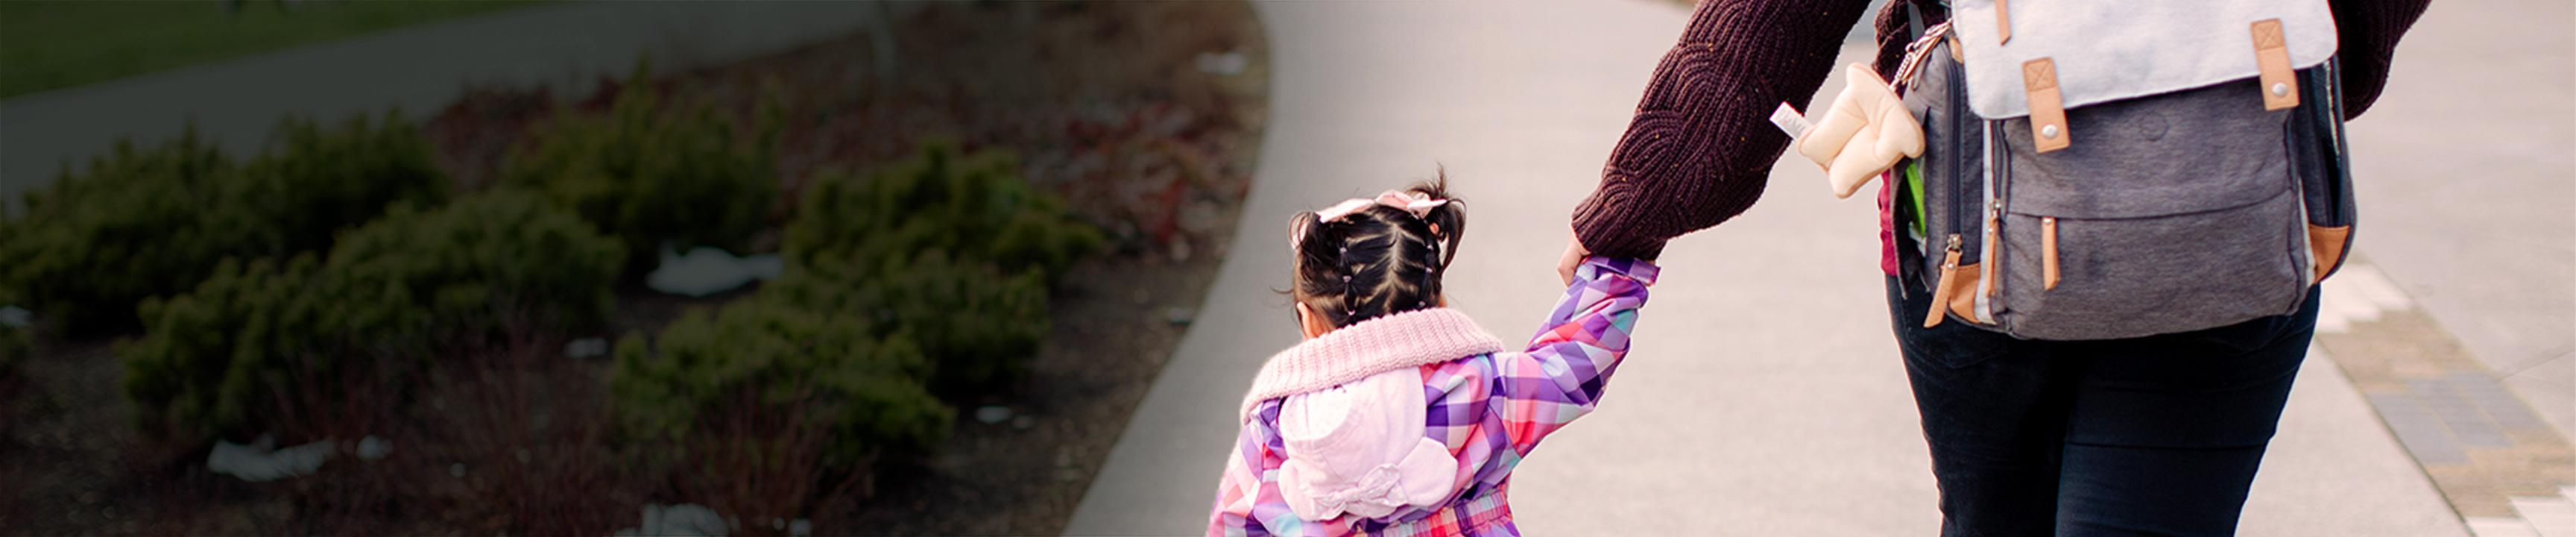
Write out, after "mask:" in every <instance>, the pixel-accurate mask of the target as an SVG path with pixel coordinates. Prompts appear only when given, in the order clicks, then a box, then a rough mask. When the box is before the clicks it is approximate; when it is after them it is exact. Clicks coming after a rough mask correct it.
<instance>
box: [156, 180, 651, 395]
mask: <svg viewBox="0 0 2576 537" xmlns="http://www.w3.org/2000/svg"><path fill="white" fill-rule="evenodd" d="M623 256H624V249H623V247H622V246H620V245H619V244H618V243H617V242H616V241H615V240H614V239H612V238H608V237H604V236H601V235H598V234H597V233H595V232H593V231H591V229H590V228H589V226H588V225H587V224H584V223H583V222H581V220H580V219H578V218H576V217H574V216H572V215H571V214H569V213H565V212H563V211H561V210H560V209H557V208H555V207H553V206H551V205H548V204H546V203H544V202H542V201H539V200H535V199H533V198H532V197H531V196H528V195H524V194H519V193H515V192H510V191H500V192H491V193H485V194H479V195H476V196H472V197H468V198H466V199H462V200H459V201H457V202H456V203H454V204H452V205H449V206H447V207H443V208H440V209H437V210H433V211H425V212H424V211H415V210H412V209H411V208H409V207H397V208H395V209H394V210H392V211H391V212H390V213H388V214H387V215H386V216H385V217H384V218H383V219H380V220H378V221H376V222H374V223H370V224H367V225H366V226H363V227H360V228H357V229H355V230H352V231H351V232H349V233H348V234H347V235H346V236H345V237H343V238H342V240H340V241H339V243H338V244H337V245H335V246H334V247H333V248H332V251H331V253H330V257H329V258H328V259H327V260H316V259H315V257H314V256H312V255H310V254H305V255H298V256H296V257H294V258H292V259H291V260H288V261H285V262H283V263H279V262H276V261H274V260H256V261H250V262H241V261H238V260H232V259H227V260H225V261H223V262H221V263H219V264H218V265H217V267H216V268H215V270H214V273H213V275H212V276H211V277H209V278H207V279H206V280H205V282H203V283H201V284H199V285H198V286H197V287H196V289H195V290H194V291H191V292H189V293H186V294H181V295H178V296H176V297H172V298H169V299H167V300H164V299H159V298H154V299H147V300H145V301H144V303H143V306H142V307H141V310H142V313H143V317H144V335H143V337H141V338H140V339H138V340H134V341H129V342H125V343H121V344H120V345H118V347H117V349H116V354H117V356H118V357H119V359H120V360H122V361H123V363H124V365H125V368H126V385H125V389H126V394H127V396H128V398H130V399H132V400H133V401H134V402H135V406H136V407H137V408H139V409H141V411H140V412H139V413H138V414H139V415H138V417H139V418H140V419H141V422H142V424H143V425H144V426H145V428H146V429H157V430H160V431H162V432H166V433H169V434H173V435H177V436H180V437H182V438H204V437H209V436H215V435H233V436H239V435H242V434H248V433H252V432H261V431H265V430H267V428H268V427H270V426H272V425H276V424H275V423H273V422H272V420H275V419H282V418H281V417H292V416H302V415H306V414H308V413H311V412H317V411H327V409H326V408H325V407H327V406H328V405H331V404H335V403H339V402H342V401H344V399H343V396H345V395H347V394H346V390H350V389H376V388H380V387H389V388H399V387H400V386H402V385H403V381H402V379H403V378H404V377H405V376H407V375H410V374H412V373H415V372H418V371H421V370H422V368H423V367H425V366H428V365H431V364H430V363H429V360H428V359H429V358H434V357H436V356H439V355H440V354H441V353H452V352H472V351H477V350H485V349H489V348H494V347H498V346H499V345H501V344H505V343H506V341H505V340H507V339H509V338H512V337H515V336H520V335H526V334H532V333H536V332H539V331H548V330H564V329H571V328H585V327H591V326H595V325H597V324H598V323H600V322H601V321H603V320H604V318H605V316H606V315H607V313H608V311H609V309H610V307H611V301H612V300H613V295H611V293H610V289H611V284H612V282H613V281H614V278H615V277H616V275H617V263H618V261H619V260H620V259H623Z"/></svg>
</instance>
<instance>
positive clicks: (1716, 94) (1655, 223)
mask: <svg viewBox="0 0 2576 537" xmlns="http://www.w3.org/2000/svg"><path fill="white" fill-rule="evenodd" d="M1908 1H1912V2H1916V3H1917V7H1919V8H1920V9H1921V11H1922V13H1923V14H1924V15H1925V16H1926V17H1927V18H1929V19H1932V20H1927V21H1925V22H1924V24H1925V25H1926V26H1929V25H1932V24H1936V23H1938V22H1939V20H1940V19H1941V18H1942V16H1943V15H1942V14H1943V13H1944V10H1943V9H1942V8H1941V7H1940V4H1939V2H1938V1H1937V0H1899V1H1896V2H1891V3H1889V4H1888V6H1887V10H1886V11H1884V12H1881V14H1880V15H1879V17H1878V19H1877V21H1876V24H1875V25H1874V27H1875V28H1876V30H1877V35H1878V39H1877V42H1878V45H1879V53H1878V57H1877V64H1876V65H1877V67H1878V70H1879V74H1880V76H1888V75H1889V72H1890V71H1893V70H1894V69H1893V68H1892V66H1893V65H1894V64H1895V63H1896V60H1897V59H1898V58H1899V57H1900V56H1901V55H1902V54H1903V53H1904V47H1905V41H1906V33H1907V28H1906V24H1905V13H1906V11H1905V3H1906V2H1908ZM2429 1H2430V0H2331V2H2330V3H2331V4H2332V5H2333V11H2334V16H2335V24H2336V27H2337V34H2338V35H2337V38H2338V39H2339V40H2340V42H2341V43H2342V51H2341V55H2342V57H2343V65H2344V70H2343V84H2344V98H2345V105H2344V106H2345V117H2346V118H2351V117H2357V116H2360V115H2361V113H2362V111H2364V110H2368V109H2369V108H2370V104H2371V102H2372V101H2374V100H2377V99H2378V98H2379V91H2380V88H2381V87H2382V86H2384V85H2385V83H2386V82H2387V78H2388V63H2389V61H2390V60H2391V59H2392V57H2393V54H2394V53H2395V51H2396V48H2397V39H2398V37H2400V36H2402V35H2404V34H2405V33H2406V28H2407V27H2408V26H2411V25H2413V24H2414V23H2415V18H2416V17H2417V16H2420V15H2422V14H2423V13H2424V6H2425V4H2426V3H2427V2H2429ZM1868 5H1869V2H1868V1H1867V0H1700V2H1699V7H1698V9H1697V10H1695V11H1693V12H1692V13H1691V20H1690V27H1689V28H1688V29H1686V30H1684V31H1683V32H1682V37H1681V42H1680V43H1677V44H1675V45H1673V49H1672V51H1670V52H1666V53H1665V54H1664V60H1663V63H1662V64H1661V65H1658V66H1656V67H1655V77H1654V80H1653V81H1652V82H1650V83H1648V84H1647V86H1646V95H1645V97H1644V98H1642V99H1639V100H1638V101H1637V112H1636V115H1635V116H1634V118H1633V119H1630V120H1629V123H1628V132H1627V133H1625V134H1622V135H1621V136H1620V137H1619V145H1618V146H1617V147H1616V148H1613V149H1611V151H1610V162H1609V163H1608V164H1605V165H1603V166H1602V170H1601V185H1600V187H1598V188H1597V189H1595V190H1593V192H1592V196H1591V197H1589V198H1586V199H1584V200H1583V203H1582V204H1581V205H1578V206H1576V207H1575V208H1574V232H1575V235H1576V236H1577V237H1580V239H1581V240H1582V241H1583V246H1584V247H1585V248H1588V249H1591V250H1592V252H1593V253H1596V254H1601V255H1608V256H1621V257H1639V258H1648V259H1651V258H1654V257H1656V256H1657V255H1659V254H1661V253H1662V252H1663V249H1664V241H1667V240H1670V239H1672V238H1673V237H1677V236H1680V235H1682V234H1684V233H1689V232H1692V231H1697V230H1699V229H1702V228H1706V227H1709V226H1714V225H1717V224H1718V223H1719V222H1724V221H1726V219H1728V218H1733V217H1735V215H1736V214H1739V213H1742V212H1744V209H1746V208H1748V207H1751V206H1752V205H1753V201H1754V200H1756V199H1759V198H1761V197H1762V186H1763V183H1764V182H1765V180H1766V179H1767V178H1768V177H1769V176H1770V174H1771V163H1772V162H1773V161H1776V160H1779V158H1780V152H1781V151H1783V150H1786V149H1787V148H1788V146H1789V136H1788V135H1786V134H1782V133H1781V132H1780V131H1779V129H1777V128H1774V127H1772V126H1771V123H1770V121H1769V117H1770V113H1771V109H1772V108H1775V107H1778V106H1779V104H1780V103H1782V102H1788V101H1805V100H1806V98H1807V97H1808V96H1811V95H1814V94H1815V93H1816V88H1817V87H1818V86H1821V85H1823V83H1824V80H1825V75H1826V74H1827V73H1830V72H1832V70H1833V61H1834V55H1835V53H1836V52H1837V51H1838V48H1839V46H1840V40H1841V39H1842V37H1843V34H1844V32H1845V31H1846V30H1847V29H1849V28H1851V26H1852V24H1854V23H1857V22H1859V20H1860V16H1861V12H1862V11H1865V10H1867V9H1868Z"/></svg>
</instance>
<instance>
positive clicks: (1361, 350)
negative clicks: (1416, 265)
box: [1236, 308, 1506, 420]
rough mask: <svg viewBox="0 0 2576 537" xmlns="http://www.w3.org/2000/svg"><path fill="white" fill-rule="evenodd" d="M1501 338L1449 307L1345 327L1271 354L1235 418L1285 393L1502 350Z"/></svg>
mask: <svg viewBox="0 0 2576 537" xmlns="http://www.w3.org/2000/svg"><path fill="white" fill-rule="evenodd" d="M1505 348H1506V347H1504V346H1503V340H1501V339H1497V338H1495V337H1494V336H1493V334H1488V333H1485V330H1484V329H1483V328H1480V327H1477V326H1476V321H1474V320H1470V319H1468V318H1467V314H1465V313H1460V312H1459V311H1458V310H1453V309H1449V308H1432V309H1423V310H1413V311H1408V312H1404V313H1398V314H1394V315H1388V316H1385V317H1379V318H1376V319H1369V320H1366V321H1361V322H1360V323H1359V324H1354V325H1350V326H1345V327H1342V328H1341V329H1339V330H1334V331H1332V332H1328V333H1325V334H1324V335H1323V336H1322V337H1317V338H1315V339H1309V340H1306V342H1305V343H1299V344H1297V346H1295V347H1289V348H1288V350H1284V351H1279V353H1278V354H1274V355H1271V356H1270V361H1269V362H1267V363H1263V364H1262V365H1261V374H1260V375H1259V376H1256V377H1253V379H1252V390H1251V392H1249V393H1246V394H1244V396H1243V409H1242V410H1241V412H1240V413H1238V414H1236V419H1237V420H1250V419H1252V409H1253V407H1255V406H1259V405H1260V404H1261V402H1262V401H1268V400H1271V399H1275V398H1280V397H1287V396H1290V395H1296V394H1300V393H1306V392H1311V391H1316V390H1322V389H1325V388H1331V387H1334V386H1340V385H1343V384H1348V383H1351V382H1355V381H1358V380H1360V379H1363V378H1367V377H1368V376H1369V375H1375V374H1378V373H1384V372H1387V371H1394V370H1397V369H1403V368H1407V367H1420V366H1422V365H1425V364H1436V363H1440V362H1446V361H1450V360H1455V359H1459V358H1464V357H1468V356H1475V355H1479V354H1491V353H1496V352H1502V351H1503V350H1504V349H1505Z"/></svg>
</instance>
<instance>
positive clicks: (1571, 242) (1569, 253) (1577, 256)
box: [1556, 231, 1592, 285]
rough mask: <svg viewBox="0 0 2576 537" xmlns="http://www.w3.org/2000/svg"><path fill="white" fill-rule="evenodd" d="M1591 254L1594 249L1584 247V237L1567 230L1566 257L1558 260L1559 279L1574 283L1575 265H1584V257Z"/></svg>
mask: <svg viewBox="0 0 2576 537" xmlns="http://www.w3.org/2000/svg"><path fill="white" fill-rule="evenodd" d="M1591 255H1592V250H1588V249H1585V248H1584V247H1583V237H1580V236H1576V235H1574V233H1573V232H1571V231H1569V232H1566V234H1565V257H1561V258H1557V260H1556V277H1557V279H1559V280H1563V283H1564V284H1565V285H1574V267H1580V266H1583V258H1585V257H1590V256H1591Z"/></svg>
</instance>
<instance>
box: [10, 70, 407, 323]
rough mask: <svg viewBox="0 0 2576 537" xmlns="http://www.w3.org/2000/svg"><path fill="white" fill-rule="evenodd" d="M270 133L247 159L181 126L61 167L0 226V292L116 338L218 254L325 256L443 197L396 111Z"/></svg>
mask: <svg viewBox="0 0 2576 537" xmlns="http://www.w3.org/2000/svg"><path fill="white" fill-rule="evenodd" d="M273 136H274V139H273V143H272V144H271V145H270V147H269V148H268V151H267V152H265V153H264V154H262V155H261V156H259V157H257V158H255V159H252V160H251V161H250V162H248V163H244V164H235V163H233V162H231V161H230V160H229V159H227V158H225V157H224V156H223V154H222V153H221V152H220V151H219V150H218V148H216V147H215V146H214V145H213V144H211V143H209V142H207V141H206V140H204V139H203V138H201V137H199V136H198V135H197V133H196V131H195V129H194V128H191V129H189V130H188V131H187V132H186V133H184V134H182V135H181V136H180V137H179V138H177V139H175V140H172V141H170V142H168V143H164V144H162V145H160V146H157V147H150V148H137V147H136V146H134V145H133V144H130V143H125V142H119V143H118V144H117V147H116V148H115V149H114V150H112V151H111V152H110V153H109V154H107V155H102V156H99V157H97V158H94V159H92V160H91V162H90V164H89V166H88V168H87V169H86V171H84V172H82V173H79V174H74V173H72V172H71V171H70V170H65V171H64V172H63V174H62V175H61V176H60V177H59V178H57V179H56V180H55V182H54V183H53V184H51V185H48V186H46V187H45V188H42V189H39V190H35V191H31V192H29V193H27V194H26V195H25V196H24V200H25V202H26V203H25V209H24V211H23V212H22V214H20V215H19V216H17V217H15V218H10V219H6V220H8V221H7V222H6V223H5V225H0V227H5V228H6V229H7V230H8V233H0V259H8V260H10V262H9V263H6V264H0V291H13V292H14V293H15V294H16V295H17V296H18V297H19V298H20V299H21V300H23V301H25V302H24V307H27V308H29V309H31V310H34V311H36V312H38V313H39V314H40V315H42V316H44V317H45V318H47V319H48V320H49V321H50V322H53V323H56V324H58V325H60V326H62V327H63V328H65V329H66V330H67V331H68V332H70V333H73V334H98V333H108V332H116V331H123V330H126V329H130V328H132V327H134V326H136V325H137V324H138V321H139V319H138V318H137V317H136V312H137V310H136V305H137V303H138V302H139V301H141V300H143V299H145V298H149V297H156V296H168V295H170V294H174V293H179V292H184V291H187V290H189V289H191V288H194V287H195V286H196V285H197V283H198V282H200V281H203V280H204V279H205V278H206V277H207V275H208V274H209V272H210V271H212V270H213V269H214V267H215V266H216V265H217V264H218V262H219V261H221V260H223V259H225V258H228V257H230V258H241V259H245V260H247V259H258V258H268V257H285V256H291V255H293V254H297V253H303V252H319V251H323V250H325V249H327V248H329V247H330V244H331V240H332V237H333V236H334V233H335V232H337V231H340V230H342V229H344V228H348V227H351V226H355V225H358V224H361V223H364V222H366V221H367V220H370V219H373V218H374V217H375V216H376V215H377V214H380V213H382V212H383V211H384V209H385V207H387V206H389V205H391V204H395V203H414V204H435V203H438V202H439V201H441V200H444V199H445V198H446V197H447V189H448V185H447V180H446V177H445V176H444V175H443V174H442V173H440V172H439V171H438V169H437V168H436V167H434V166H433V165H432V164H431V160H430V156H429V155H430V152H429V148H428V145H427V143H426V142H425V141H423V140H422V138H421V136H420V134H419V129H417V128H415V127H414V126H413V125H411V124H410V123H408V122H405V121H403V120H402V119H401V118H400V116H398V115H396V114H394V113H387V114H386V115H385V117H384V118H382V119H370V118H368V117H366V116H363V115H361V116H355V117H352V118H350V119H349V120H348V121H346V122H344V123H343V124H342V125H341V126H340V127H339V128H338V129H337V130H325V129H323V128H321V127H320V126H317V125H316V124H314V123H311V122H308V121H302V120H295V119H289V120H286V121H285V122H282V123H281V124H280V125H279V127H278V128H277V130H276V131H275V132H274V133H273Z"/></svg>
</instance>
